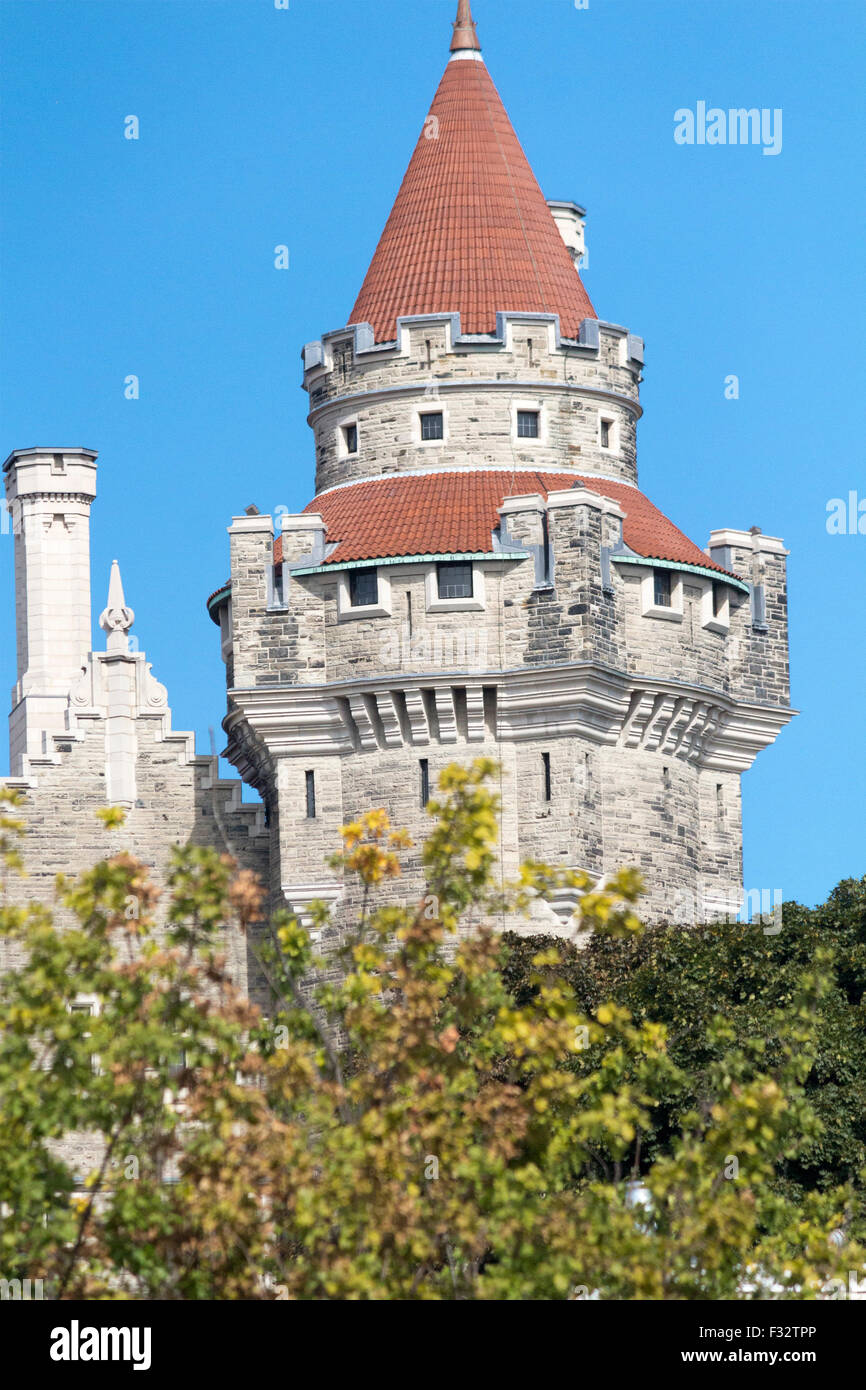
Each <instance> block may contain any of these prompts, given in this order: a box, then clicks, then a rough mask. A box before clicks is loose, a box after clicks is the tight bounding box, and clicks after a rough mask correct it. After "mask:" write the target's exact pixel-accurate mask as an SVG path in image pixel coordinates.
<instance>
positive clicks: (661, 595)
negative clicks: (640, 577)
mask: <svg viewBox="0 0 866 1390" xmlns="http://www.w3.org/2000/svg"><path fill="white" fill-rule="evenodd" d="M653 603H654V604H655V606H656V608H670V606H671V572H670V570H653Z"/></svg>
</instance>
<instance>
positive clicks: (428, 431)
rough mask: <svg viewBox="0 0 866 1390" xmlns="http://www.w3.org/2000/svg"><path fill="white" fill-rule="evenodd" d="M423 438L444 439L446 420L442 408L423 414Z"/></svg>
mask: <svg viewBox="0 0 866 1390" xmlns="http://www.w3.org/2000/svg"><path fill="white" fill-rule="evenodd" d="M421 438H422V439H444V438H445V420H444V417H443V415H442V411H441V410H437V411H433V412H432V413H431V414H429V415H422V416H421Z"/></svg>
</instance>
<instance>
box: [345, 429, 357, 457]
mask: <svg viewBox="0 0 866 1390" xmlns="http://www.w3.org/2000/svg"><path fill="white" fill-rule="evenodd" d="M343 451H344V452H345V453H347V454H357V452H358V426H357V423H354V422H353V423H352V424H351V425H343Z"/></svg>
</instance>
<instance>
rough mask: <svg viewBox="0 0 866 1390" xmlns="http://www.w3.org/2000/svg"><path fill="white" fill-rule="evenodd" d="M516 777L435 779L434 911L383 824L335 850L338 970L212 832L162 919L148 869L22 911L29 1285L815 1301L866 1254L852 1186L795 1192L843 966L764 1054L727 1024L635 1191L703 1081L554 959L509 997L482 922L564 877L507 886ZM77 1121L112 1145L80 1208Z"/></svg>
mask: <svg viewBox="0 0 866 1390" xmlns="http://www.w3.org/2000/svg"><path fill="white" fill-rule="evenodd" d="M493 772H494V765H493V764H492V763H491V762H489V761H487V760H483V759H482V760H479V761H477V762H476V763H475V764H474V765H473V766H472V767H471V768H469V769H465V768H460V767H456V766H452V767H451V768H449V769H448V770H447V771H446V772H445V773H444V774H443V776H442V778H441V782H440V791H441V796H440V798H439V800H438V801H436V802H435V803H433V804H432V805H431V808H430V810H431V815H432V817H433V825H432V829H431V833H430V835H429V837H428V839H427V840H426V841H425V843H424V846H423V848H422V851H421V854H422V860H423V865H424V870H425V875H426V882H427V891H426V892H425V894H424V897H423V898H422V900H421V901H420V902H419V903H417V904H416V903H410V904H406V905H402V906H394V905H393V904H391V905H384V906H383V905H378V904H377V893H378V890H379V887H380V885H381V884H382V883H383V882H384V881H386V880H389V879H393V878H396V877H398V876H399V872H400V856H401V854H402V853H403V851H404V850H405V849H407V848H409V841H408V837H407V836H406V835H405V833H404V832H402V831H399V830H394V829H392V827H391V826H390V825H389V823H388V819H387V816H386V815H385V813H384V812H383V811H371V812H369V813H367V814H366V815H365V816H363V817H361V818H360V819H359V820H358V821H357V822H356V823H354V824H352V825H349V826H346V827H344V829H343V832H342V841H343V843H342V849H341V851H340V853H339V854H338V855H337V856H336V858H335V861H334V862H335V863H336V864H337V866H338V867H339V869H340V870H341V872H343V873H344V874H346V875H347V876H355V877H357V878H358V879H359V880H360V882H361V884H362V886H363V889H364V904H363V909H362V911H361V913H360V914H359V920H358V923H357V926H356V929H355V930H354V931H353V932H352V933H351V934H350V935H349V937H348V938H347V939H346V940H345V942H344V944H343V946H342V948H341V952H340V959H339V964H340V967H341V968H340V970H339V972H337V971H335V970H334V969H333V966H334V961H333V960H331V961H329V962H328V965H329V967H330V968H329V969H328V970H327V971H323V970H322V969H321V964H322V963H321V962H318V961H317V959H316V957H315V953H314V947H313V943H312V940H311V937H310V934H309V932H308V931H307V930H305V928H304V927H303V926H302V925H301V924H300V923H299V922H298V921H297V919H296V918H293V917H292V916H291V915H289V914H286V913H283V914H279V915H277V917H276V918H275V919H274V920H273V921H272V922H269V923H262V922H261V915H262V893H261V890H260V888H259V887H258V885H257V884H256V883H255V882H254V881H253V880H252V878H251V876H249V875H246V874H238V873H237V872H236V871H235V869H234V866H233V865H232V864H231V862H230V861H228V860H226V859H225V858H220V857H219V856H217V855H216V854H214V853H212V852H210V851H207V850H203V849H200V848H185V849H180V850H178V851H177V852H176V853H175V856H174V861H173V865H172V868H171V872H170V875H169V880H168V890H169V903H168V908H167V913H166V928H165V931H164V932H162V931H158V930H157V928H156V926H155V921H154V913H155V908H156V894H155V890H154V888H153V886H152V885H151V883H150V882H149V880H148V878H147V874H146V871H145V870H144V869H143V867H142V865H141V864H139V863H138V862H137V861H136V860H135V859H134V858H132V857H131V856H129V855H116V856H114V857H113V858H111V859H108V860H105V861H103V862H102V863H100V864H97V865H96V866H95V867H94V868H93V869H90V870H88V871H87V872H85V873H83V874H82V875H81V877H80V878H79V879H78V880H77V881H75V882H69V881H62V882H61V883H60V885H59V892H60V894H61V897H62V899H63V902H64V903H65V905H66V907H67V908H68V909H70V910H71V911H72V913H73V914H74V917H75V919H76V922H77V925H76V926H75V927H73V928H72V929H67V930H63V931H61V930H60V929H59V928H58V927H57V925H56V924H55V923H54V922H53V920H52V916H51V913H50V912H49V911H48V910H47V909H45V908H44V907H40V906H38V905H35V904H31V905H29V906H28V907H25V908H16V907H10V906H6V907H4V908H3V909H2V911H0V928H2V931H3V932H4V933H5V934H6V935H7V936H9V937H11V938H13V939H14V940H15V941H16V942H17V943H18V945H19V947H20V948H21V951H22V956H23V963H22V964H21V965H19V966H16V967H15V968H14V969H12V970H10V971H8V972H7V973H6V974H5V975H4V976H3V977H2V981H0V1024H2V1025H3V1041H2V1044H0V1108H2V1113H3V1120H4V1123H3V1127H2V1131H0V1173H2V1178H0V1184H2V1189H0V1200H2V1202H3V1208H2V1210H3V1212H4V1221H3V1227H2V1236H0V1240H2V1260H3V1268H4V1272H6V1273H7V1277H33V1278H35V1277H41V1278H43V1279H44V1280H45V1281H46V1285H47V1287H48V1289H49V1290H50V1291H52V1292H53V1293H54V1294H55V1295H57V1296H61V1297H79V1298H81V1297H83V1298H94V1297H102V1298H105V1297H109V1298H111V1297H115V1298H117V1297H134V1298H135V1297H138V1298H140V1297H159V1298H178V1299H189V1298H229V1299H233V1298H274V1297H285V1298H337V1299H344V1298H345V1299H356V1298H371V1299H372V1298H375V1299H393V1298H400V1299H416V1298H417V1299H451V1298H459V1299H515V1298H519V1299H524V1298H527V1299H562V1298H575V1297H586V1296H594V1295H597V1296H599V1297H603V1298H636V1297H642V1298H708V1297H745V1296H748V1295H749V1292H750V1290H751V1291H752V1292H754V1291H755V1290H759V1289H760V1290H762V1291H764V1292H765V1291H766V1289H768V1288H769V1289H770V1291H771V1292H772V1294H773V1296H785V1295H786V1294H787V1295H788V1296H792V1295H795V1296H800V1297H802V1296H813V1295H815V1294H816V1293H817V1292H818V1291H819V1290H820V1288H821V1287H822V1285H824V1284H825V1283H826V1281H827V1280H829V1279H831V1278H833V1277H834V1276H835V1277H842V1278H844V1276H845V1273H846V1272H847V1271H848V1270H849V1269H852V1268H857V1267H858V1266H859V1264H860V1263H861V1262H862V1258H863V1255H862V1252H861V1250H860V1248H859V1247H858V1246H857V1245H856V1243H854V1242H853V1241H851V1242H849V1244H848V1246H847V1248H846V1249H844V1250H843V1251H840V1250H839V1248H838V1247H837V1245H836V1244H835V1243H834V1241H833V1240H832V1239H831V1238H830V1237H831V1233H832V1232H833V1231H834V1230H837V1229H840V1228H842V1227H843V1226H844V1225H845V1222H846V1212H847V1211H848V1209H849V1208H850V1206H851V1203H852V1200H853V1198H852V1192H851V1190H850V1189H843V1190H839V1191H833V1192H828V1193H821V1194H814V1195H813V1196H812V1197H811V1198H810V1200H809V1204H808V1207H807V1208H806V1209H800V1208H798V1207H797V1206H796V1205H795V1204H793V1203H792V1202H791V1201H789V1200H788V1199H787V1198H786V1196H785V1194H784V1193H781V1192H779V1191H778V1190H777V1189H776V1187H775V1186H774V1184H773V1176H774V1173H775V1171H776V1166H777V1165H778V1163H779V1161H780V1158H786V1159H789V1160H791V1161H793V1159H794V1157H795V1156H796V1154H797V1153H798V1152H799V1149H800V1148H801V1146H802V1144H803V1143H804V1142H805V1143H807V1144H808V1143H810V1142H812V1141H813V1138H814V1136H815V1134H816V1133H817V1130H818V1121H817V1119H816V1117H815V1114H814V1111H813V1109H812V1107H811V1106H810V1105H809V1103H808V1100H807V1098H806V1096H805V1094H804V1089H803V1081H804V1078H805V1075H806V1074H807V1072H808V1069H809V1067H810V1066H811V1065H812V1058H813V1056H814V1054H815V1036H814V1034H815V1020H816V1017H817V1010H818V1008H819V1007H820V1000H821V998H822V997H823V996H824V994H825V992H826V988H827V986H826V981H825V978H824V975H823V973H822V963H821V962H820V961H819V962H817V967H818V968H813V969H811V970H808V971H804V972H803V973H802V977H801V978H800V979H799V980H798V983H797V989H796V993H795V995H794V996H793V997H792V999H791V1001H790V1002H789V1005H788V1006H787V1007H786V1008H785V1009H784V1010H780V1012H779V1016H778V1019H777V1036H778V1038H779V1047H778V1052H777V1055H776V1056H774V1058H773V1060H772V1065H767V1066H763V1065H760V1064H759V1062H758V1060H756V1057H755V1056H754V1055H753V1053H752V1052H751V1051H750V1050H749V1049H748V1048H744V1047H742V1046H738V1045H737V1043H736V1039H735V1037H734V1036H733V1033H732V1032H731V1031H730V1030H729V1031H728V1034H727V1035H725V1033H724V1029H723V1028H722V1026H721V1025H716V1032H715V1034H714V1044H713V1045H714V1046H715V1047H717V1049H718V1050H719V1060H718V1062H717V1063H716V1064H714V1066H713V1068H711V1069H710V1071H709V1072H708V1080H707V1091H706V1101H705V1103H704V1104H703V1105H702V1106H701V1107H700V1108H699V1109H691V1110H687V1111H686V1113H685V1114H684V1115H683V1116H682V1118H681V1119H680V1120H679V1121H678V1127H677V1129H676V1132H675V1134H674V1135H673V1137H672V1139H671V1143H670V1145H669V1147H668V1151H667V1152H666V1153H664V1154H660V1155H659V1156H658V1157H656V1158H655V1159H654V1161H653V1162H652V1163H651V1164H650V1165H649V1166H647V1167H645V1168H644V1170H643V1172H642V1174H641V1186H639V1187H637V1188H636V1187H635V1183H634V1179H635V1178H636V1177H637V1175H638V1173H639V1172H640V1171H641V1167H640V1160H639V1159H636V1158H635V1156H634V1155H635V1150H636V1145H637V1141H638V1136H639V1135H641V1134H647V1133H650V1132H651V1130H652V1125H653V1114H654V1111H655V1109H656V1107H657V1105H658V1103H659V1101H660V1100H664V1101H668V1100H669V1098H670V1096H671V1095H673V1094H676V1093H677V1092H678V1091H679V1092H681V1093H682V1094H683V1095H686V1094H687V1091H688V1085H687V1078H686V1076H685V1073H684V1072H683V1070H682V1068H680V1067H678V1066H677V1064H676V1063H675V1061H674V1060H673V1059H672V1057H671V1056H670V1054H669V1051H668V1047H667V1039H666V1030H665V1028H664V1026H662V1025H660V1024H659V1023H657V1022H655V1021H651V1020H649V1019H646V1018H644V1019H633V1018H632V1017H631V1015H630V1014H629V1012H628V1010H626V1009H625V1008H623V1007H622V1006H621V1005H620V1004H618V1003H616V1002H613V1003H611V1002H603V1003H601V1004H599V1005H597V1006H596V1007H594V1008H593V1009H592V1010H590V1011H584V1010H582V1009H581V1008H580V1007H579V1005H578V1003H577V1002H576V1000H575V997H574V993H573V991H572V990H571V988H570V987H569V985H568V983H567V981H566V979H565V978H564V971H563V967H562V956H561V952H560V948H559V947H558V946H549V945H548V946H545V947H544V948H543V949H539V950H536V951H535V953H534V958H533V961H532V966H531V974H530V977H529V978H528V980H527V988H526V995H527V997H526V998H521V999H515V997H514V994H513V992H512V990H511V989H510V988H509V964H508V962H509V950H508V948H507V946H505V945H504V944H503V942H502V940H501V939H500V938H499V937H497V936H496V934H495V933H494V932H493V930H492V929H491V927H490V926H489V922H490V921H492V920H494V919H495V917H496V915H497V913H499V912H500V911H501V910H503V909H504V908H506V907H507V908H508V910H518V909H519V908H520V907H525V906H526V904H527V902H528V899H529V896H530V895H531V894H532V893H533V892H535V891H538V889H539V888H540V887H544V886H545V885H547V884H549V882H550V880H551V878H552V877H554V875H553V871H551V870H549V869H546V868H543V867H541V866H534V865H527V866H525V867H524V869H523V871H522V873H521V878H520V881H519V883H517V884H516V885H514V886H513V887H512V888H510V889H509V890H508V891H507V892H506V893H504V894H503V892H502V890H497V889H496V887H495V885H494V867H495V864H496V843H497V816H498V811H499V806H498V801H497V798H496V796H495V794H494V793H492V792H491V791H490V789H489V786H488V783H489V781H490V779H491V777H492V774H493ZM6 800H7V802H8V803H10V805H9V812H10V814H8V815H7V816H6V817H5V819H4V821H3V823H2V825H0V832H2V834H3V835H4V836H5V840H4V842H3V844H2V846H0V848H2V849H3V851H4V852H5V853H6V854H8V855H10V856H13V857H14V855H15V849H14V840H15V837H16V836H17V833H18V831H19V830H20V826H19V825H18V823H17V822H16V819H15V816H14V811H15V804H14V803H15V797H14V795H13V794H10V793H7V794H6ZM572 881H574V876H572ZM580 886H581V887H582V889H583V890H584V891H583V899H582V908H583V912H584V917H585V920H586V921H587V922H588V923H590V924H592V925H593V926H594V927H595V929H596V930H597V932H598V933H599V934H600V935H602V936H605V937H607V936H613V937H617V936H620V935H625V934H629V933H633V932H634V931H635V930H636V927H637V921H636V917H635V913H634V904H635V901H636V899H637V896H638V892H639V884H638V881H637V878H636V876H635V875H634V874H632V873H627V872H626V873H622V874H621V875H619V876H618V877H617V878H616V879H615V880H614V881H613V882H612V883H611V884H610V885H609V887H607V888H606V889H604V890H603V891H601V892H590V891H589V888H590V885H589V884H588V882H587V881H586V880H580ZM233 918H234V919H236V920H237V921H239V922H240V924H241V926H242V927H243V928H244V929H247V930H249V929H250V928H251V927H252V925H253V924H254V923H257V922H258V923H259V925H258V926H257V928H256V932H255V938H256V940H261V941H262V943H263V944H261V945H260V947H259V948H258V949H259V950H260V956H261V963H262V968H263V970H264V971H265V973H266V976H267V979H268V981H269V984H270V988H271V991H272V995H273V1006H272V1010H271V1013H270V1016H269V1017H268V1018H264V1017H262V1016H261V1015H259V1013H258V1011H257V1010H256V1009H254V1008H252V1007H251V1006H250V1005H249V1004H248V1003H247V1002H246V1001H245V1000H244V999H243V998H241V997H240V996H239V995H238V993H237V991H236V990H235V988H234V987H233V985H232V984H231V982H230V980H229V979H228V978H227V974H226V962H225V953H224V951H223V949H222V943H221V938H222V937H223V935H224V932H225V930H226V928H227V926H228V924H229V923H230V921H231V920H232V919H233ZM318 920H319V924H320V925H321V924H324V922H325V920H326V910H325V909H324V907H320V908H319V909H318ZM468 921H471V923H472V930H471V932H468V933H466V934H461V931H460V928H461V924H465V923H466V922H468ZM77 998H91V999H93V1000H94V1001H95V1003H96V1006H97V1007H96V1008H95V1010H94V1012H93V1013H92V1014H86V1013H82V1012H78V1011H74V1010H72V1009H71V1005H72V1004H73V1002H74V1001H75V1000H76V999H77ZM70 1130H72V1131H75V1132H76V1133H79V1134H86V1135H89V1136H91V1137H92V1138H93V1139H94V1141H95V1142H97V1144H98V1150H99V1158H98V1161H97V1163H96V1164H95V1167H94V1172H93V1173H92V1174H91V1175H90V1176H89V1180H88V1187H87V1190H86V1193H85V1194H84V1195H81V1193H80V1191H78V1190H77V1185H76V1181H75V1175H74V1173H73V1172H72V1168H71V1165H70V1162H69V1161H68V1160H65V1159H64V1156H63V1153H64V1150H63V1143H64V1136H68V1134H69V1132H70Z"/></svg>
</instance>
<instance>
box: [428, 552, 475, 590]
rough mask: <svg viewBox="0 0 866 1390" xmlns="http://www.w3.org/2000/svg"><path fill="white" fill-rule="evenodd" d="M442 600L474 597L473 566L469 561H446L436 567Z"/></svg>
mask: <svg viewBox="0 0 866 1390" xmlns="http://www.w3.org/2000/svg"><path fill="white" fill-rule="evenodd" d="M436 580H437V583H438V586H439V597H440V598H471V597H472V565H471V564H470V563H469V562H468V561H463V560H458V561H455V562H452V561H450V560H449V561H446V562H444V563H443V564H441V565H437V566H436Z"/></svg>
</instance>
